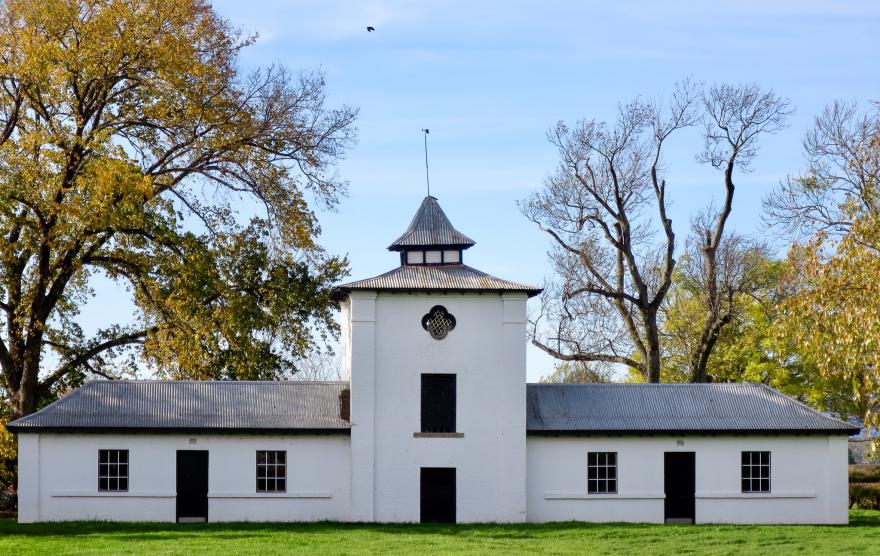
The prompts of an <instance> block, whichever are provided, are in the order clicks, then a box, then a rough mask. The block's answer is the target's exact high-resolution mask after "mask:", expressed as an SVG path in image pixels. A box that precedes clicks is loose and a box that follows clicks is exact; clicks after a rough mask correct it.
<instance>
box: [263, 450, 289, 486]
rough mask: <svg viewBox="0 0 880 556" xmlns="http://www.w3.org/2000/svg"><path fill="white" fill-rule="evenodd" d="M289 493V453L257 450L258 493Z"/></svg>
mask: <svg viewBox="0 0 880 556" xmlns="http://www.w3.org/2000/svg"><path fill="white" fill-rule="evenodd" d="M286 491H287V452H285V451H281V450H257V492H286Z"/></svg>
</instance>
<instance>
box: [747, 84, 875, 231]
mask: <svg viewBox="0 0 880 556" xmlns="http://www.w3.org/2000/svg"><path fill="white" fill-rule="evenodd" d="M878 143H880V103H878V102H875V103H874V109H873V110H871V111H868V112H865V113H859V111H858V107H857V106H856V104H855V103H852V102H839V101H838V102H835V103H833V104H832V105H830V106H828V107H827V108H825V110H824V111H823V112H822V114H820V115H819V116H818V117H817V118H816V121H815V124H814V126H813V129H812V130H810V131H809V132H808V133H807V135H806V137H805V138H804V153H805V155H806V158H807V167H808V171H807V173H806V174H804V175H803V176H798V177H793V178H789V179H787V180H786V181H784V182H783V183H782V184H780V186H779V187H778V188H777V189H776V190H775V191H774V192H773V193H771V194H770V195H768V196H767V197H766V198H765V199H764V210H765V220H766V221H767V223H768V224H771V225H776V226H781V227H783V228H784V229H785V230H786V231H788V232H790V233H792V234H804V235H809V234H812V233H813V232H817V231H822V232H826V233H830V234H833V235H836V236H840V235H842V234H845V233H846V232H847V231H848V230H849V228H850V227H851V225H852V217H851V215H852V210H851V209H852V208H853V207H858V208H860V209H861V210H862V211H864V212H866V213H868V214H872V215H874V216H875V217H877V216H880V197H878V191H877V184H878V183H880V163H878V160H877V157H876V156H871V155H870V153H871V150H872V149H873V148H876V145H877V144H878Z"/></svg>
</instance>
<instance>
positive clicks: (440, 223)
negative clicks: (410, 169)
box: [388, 196, 475, 251]
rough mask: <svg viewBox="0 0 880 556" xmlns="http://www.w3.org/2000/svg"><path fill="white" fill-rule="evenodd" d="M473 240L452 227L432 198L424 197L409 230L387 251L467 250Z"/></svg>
mask: <svg viewBox="0 0 880 556" xmlns="http://www.w3.org/2000/svg"><path fill="white" fill-rule="evenodd" d="M473 245H475V242H474V240H472V239H471V238H469V237H467V236H466V235H464V234H463V233H461V232H459V231H458V230H456V229H455V228H453V227H452V224H451V223H450V222H449V219H448V218H446V214H444V213H443V209H441V208H440V205H439V204H438V203H437V199H436V198H434V197H430V196H428V197H425V200H424V201H422V205H421V206H420V207H419V210H418V211H416V215H415V216H414V217H413V219H412V222H410V224H409V228H407V229H406V231H405V232H403V235H402V236H400V237H399V238H397V240H395V241H394V243H392V244H391V245H390V246H389V247H388V250H389V251H404V250H405V249H408V248H410V247H457V248H462V249H467V248H469V247H471V246H473Z"/></svg>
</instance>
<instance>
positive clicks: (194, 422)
mask: <svg viewBox="0 0 880 556" xmlns="http://www.w3.org/2000/svg"><path fill="white" fill-rule="evenodd" d="M347 387H348V383H347V382H246V381H241V382H238V381H201V382H200V381H171V380H168V381H165V380H135V381H123V380H95V381H90V382H87V383H85V384H84V385H83V386H82V387H80V388H77V389H76V390H74V391H73V392H72V393H70V394H69V395H67V396H65V397H63V398H61V399H60V400H58V401H56V402H55V403H53V404H51V405H49V406H47V407H45V408H43V409H42V410H40V411H38V412H36V413H34V414H32V415H28V416H27V417H24V418H22V419H18V420H17V421H13V422H11V423H9V424H8V428H9V429H10V430H12V431H14V432H27V431H39V430H59V431H62V430H86V431H88V430H97V431H107V430H158V429H162V430H166V429H174V430H208V431H253V432H260V431H281V430H291V431H296V430H302V429H304V430H312V431H328V432H329V431H334V430H335V431H339V432H345V431H346V430H348V429H349V423H348V422H347V421H343V420H342V419H341V418H340V415H339V404H340V402H339V396H340V393H341V392H342V390H343V389H344V388H347Z"/></svg>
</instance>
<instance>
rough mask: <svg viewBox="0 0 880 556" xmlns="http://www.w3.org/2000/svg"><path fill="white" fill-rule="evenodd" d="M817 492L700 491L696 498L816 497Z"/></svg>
mask: <svg viewBox="0 0 880 556" xmlns="http://www.w3.org/2000/svg"><path fill="white" fill-rule="evenodd" d="M815 497H816V493H815V492H698V493H697V494H696V495H695V496H694V498H699V499H703V500H730V499H735V498H788V499H796V498H815Z"/></svg>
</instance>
